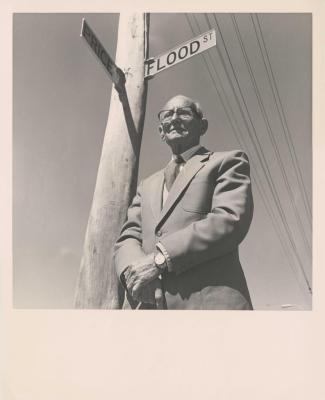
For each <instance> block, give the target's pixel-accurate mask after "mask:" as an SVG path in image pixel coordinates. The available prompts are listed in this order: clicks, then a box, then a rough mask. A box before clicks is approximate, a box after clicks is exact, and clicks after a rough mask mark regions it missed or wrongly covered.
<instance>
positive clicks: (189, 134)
mask: <svg viewBox="0 0 325 400" xmlns="http://www.w3.org/2000/svg"><path fill="white" fill-rule="evenodd" d="M159 119H160V125H159V132H160V135H161V137H162V139H163V140H165V141H166V143H167V144H168V145H170V146H171V147H172V148H175V147H176V146H181V149H182V151H184V149H185V150H186V149H188V148H190V147H192V146H195V145H196V144H199V143H200V137H201V135H202V134H203V133H204V132H205V129H203V125H202V118H201V117H200V116H199V115H198V114H197V113H196V108H195V105H194V104H193V101H192V100H191V99H188V98H186V97H184V96H176V97H173V98H172V99H171V100H169V101H168V102H167V103H166V104H165V106H164V107H163V110H162V111H160V113H159Z"/></svg>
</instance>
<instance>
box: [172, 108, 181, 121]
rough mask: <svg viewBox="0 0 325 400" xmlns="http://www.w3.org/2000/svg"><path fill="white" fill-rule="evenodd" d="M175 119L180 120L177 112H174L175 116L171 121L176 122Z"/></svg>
mask: <svg viewBox="0 0 325 400" xmlns="http://www.w3.org/2000/svg"><path fill="white" fill-rule="evenodd" d="M175 119H179V115H178V112H177V110H174V111H173V115H172V118H171V120H172V121H174V120H175Z"/></svg>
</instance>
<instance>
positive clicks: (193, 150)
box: [172, 144, 202, 162]
mask: <svg viewBox="0 0 325 400" xmlns="http://www.w3.org/2000/svg"><path fill="white" fill-rule="evenodd" d="M201 147H202V145H201V144H197V145H195V146H193V147H191V148H190V149H188V150H186V151H184V153H181V154H180V156H182V158H183V160H184V161H185V162H187V161H188V160H189V159H190V158H191V157H192V156H193V155H194V154H195V153H196V152H197V151H198V150H199V149H200V148H201ZM175 157H176V156H175V155H174V154H173V155H172V160H174V158H175Z"/></svg>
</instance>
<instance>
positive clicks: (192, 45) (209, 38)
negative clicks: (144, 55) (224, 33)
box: [145, 29, 216, 78]
mask: <svg viewBox="0 0 325 400" xmlns="http://www.w3.org/2000/svg"><path fill="white" fill-rule="evenodd" d="M215 45H216V31H215V30H214V29H211V30H210V31H208V32H205V33H202V34H201V35H199V36H197V37H195V38H194V39H191V40H189V41H187V42H185V43H182V44H181V45H178V46H177V47H175V48H174V49H172V50H169V51H168V52H166V53H164V54H161V55H160V56H157V57H154V58H149V59H148V60H146V61H145V77H146V78H147V77H150V76H153V75H155V74H157V73H158V72H161V71H163V70H165V69H166V68H169V67H172V66H173V65H175V64H178V63H180V62H181V61H184V60H187V59H188V58H190V57H192V56H195V55H196V54H199V53H202V51H205V50H207V49H209V48H210V47H213V46H215Z"/></svg>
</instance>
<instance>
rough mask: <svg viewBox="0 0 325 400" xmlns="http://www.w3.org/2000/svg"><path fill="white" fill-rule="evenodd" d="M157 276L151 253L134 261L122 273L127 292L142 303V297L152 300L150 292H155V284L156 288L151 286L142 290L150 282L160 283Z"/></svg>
mask: <svg viewBox="0 0 325 400" xmlns="http://www.w3.org/2000/svg"><path fill="white" fill-rule="evenodd" d="M159 275H160V271H159V269H158V268H157V267H156V265H155V262H154V254H153V253H151V254H148V255H147V256H145V257H143V258H141V259H140V260H138V261H135V262H134V263H133V264H131V265H129V266H128V268H127V269H126V271H125V272H124V277H125V281H126V286H127V289H128V292H129V293H130V294H131V295H132V297H133V298H134V299H136V300H139V301H144V300H143V299H142V297H145V298H152V292H153V293H154V292H155V289H156V287H157V282H156V283H155V285H156V286H154V285H151V286H152V287H148V288H147V289H146V290H144V289H145V288H146V286H148V285H149V284H150V282H153V281H155V280H157V281H158V283H160V282H159V280H158V279H157V278H158V276H159ZM150 302H151V301H150Z"/></svg>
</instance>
